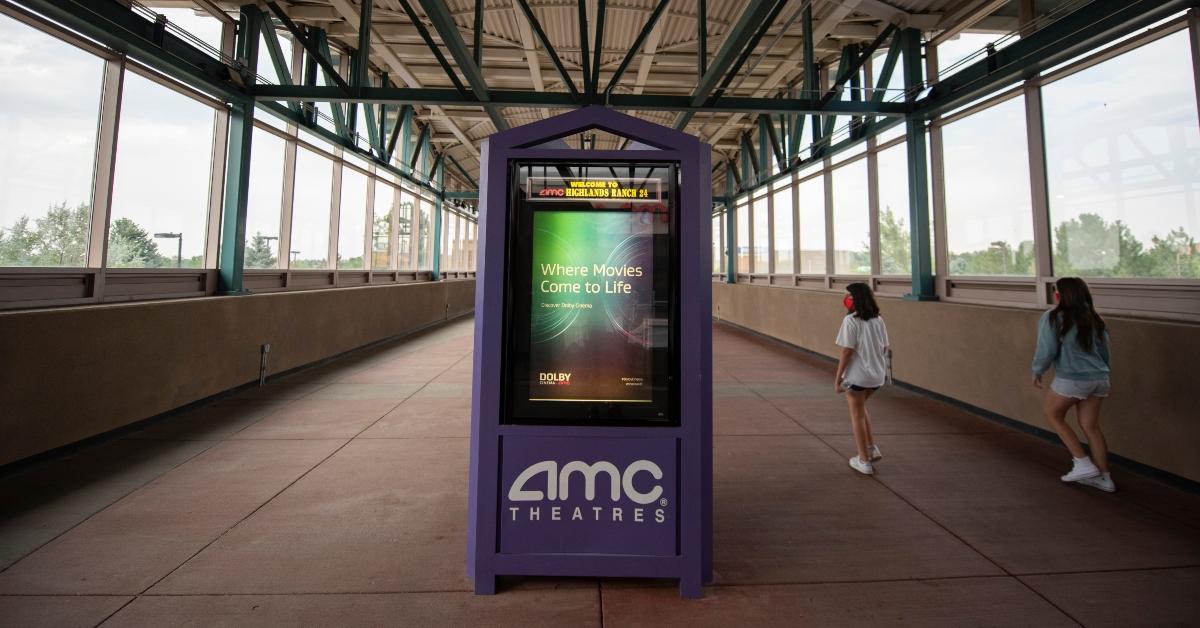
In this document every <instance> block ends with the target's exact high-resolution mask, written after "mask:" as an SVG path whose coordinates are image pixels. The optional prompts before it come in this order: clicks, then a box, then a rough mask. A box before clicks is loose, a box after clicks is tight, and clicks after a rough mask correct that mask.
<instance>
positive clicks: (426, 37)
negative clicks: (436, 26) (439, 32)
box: [399, 0, 467, 97]
mask: <svg viewBox="0 0 1200 628" xmlns="http://www.w3.org/2000/svg"><path fill="white" fill-rule="evenodd" d="M399 2H400V7H401V8H403V9H404V12H405V13H407V14H408V21H409V22H411V23H412V25H413V28H415V29H417V34H418V35H420V36H421V39H422V40H423V41H424V42H425V46H426V47H427V48H429V51H430V52H432V53H433V56H434V58H436V59H437V62H438V64H439V65H441V66H442V71H444V72H445V73H446V76H447V77H448V78H449V79H450V82H451V83H453V84H454V89H457V90H458V93H459V94H462V95H463V96H464V97H465V96H466V95H467V88H466V86H464V85H463V84H462V81H461V80H459V78H458V73H457V72H455V71H454V66H452V65H450V62H449V61H448V60H446V55H444V54H442V49H441V48H439V47H438V45H437V42H436V41H434V40H433V35H430V34H429V29H427V28H425V23H424V22H422V21H421V17H420V16H419V15H417V12H416V11H415V10H413V7H412V5H411V4H409V2H408V0H399ZM443 39H444V37H443ZM459 39H460V40H461V37H460V38H459Z"/></svg>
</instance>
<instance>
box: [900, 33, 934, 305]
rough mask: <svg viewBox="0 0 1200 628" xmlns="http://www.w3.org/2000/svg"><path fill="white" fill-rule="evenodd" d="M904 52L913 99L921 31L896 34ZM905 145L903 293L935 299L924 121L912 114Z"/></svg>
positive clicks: (919, 79)
mask: <svg viewBox="0 0 1200 628" xmlns="http://www.w3.org/2000/svg"><path fill="white" fill-rule="evenodd" d="M900 46H901V48H902V49H903V54H904V89H905V100H907V101H913V100H916V97H917V94H918V93H920V91H921V89H922V87H923V82H922V76H921V75H922V72H921V31H919V30H917V29H915V28H906V29H904V30H903V31H902V32H901V35H900ZM905 126H906V128H907V134H906V142H905V145H906V146H907V148H908V212H909V229H910V234H911V242H912V292H911V293H910V294H906V295H904V298H905V299H909V300H913V301H934V300H937V292H936V289H935V288H934V285H933V268H932V266H931V264H930V247H931V246H932V244H933V243H932V242H930V241H929V166H928V161H927V157H928V156H927V155H926V154H925V121H924V120H923V119H922V118H919V117H916V116H909V117H908V118H907V119H906V120H905Z"/></svg>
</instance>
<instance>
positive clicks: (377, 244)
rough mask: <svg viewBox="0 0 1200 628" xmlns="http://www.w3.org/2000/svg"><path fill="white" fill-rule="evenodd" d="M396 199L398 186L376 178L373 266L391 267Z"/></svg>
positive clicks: (380, 267)
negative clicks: (395, 186)
mask: <svg viewBox="0 0 1200 628" xmlns="http://www.w3.org/2000/svg"><path fill="white" fill-rule="evenodd" d="M395 200H396V188H394V187H392V186H390V185H388V184H386V183H384V182H383V181H381V180H379V179H376V180H375V212H374V218H373V219H372V221H371V268H372V269H373V270H386V269H388V268H391V266H390V264H391V261H390V258H391V255H392V205H393V204H394V203H395Z"/></svg>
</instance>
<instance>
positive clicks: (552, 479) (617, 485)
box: [508, 460, 663, 505]
mask: <svg viewBox="0 0 1200 628" xmlns="http://www.w3.org/2000/svg"><path fill="white" fill-rule="evenodd" d="M643 471H644V472H646V473H649V474H650V475H651V476H652V477H653V478H654V479H655V480H661V479H662V477H663V472H662V469H661V468H660V467H659V466H658V465H657V464H654V463H653V462H651V461H649V460H635V461H633V462H631V463H629V466H628V467H625V471H624V472H623V473H622V472H621V471H619V470H618V469H617V466H616V465H614V464H613V463H611V462H607V461H603V460H602V461H600V462H597V463H595V464H590V465H589V464H587V463H586V462H582V461H579V460H574V461H571V462H568V463H567V464H564V465H563V466H562V470H559V468H558V463H557V462H555V461H553V460H543V461H541V462H535V463H534V464H531V465H529V467H528V468H526V469H525V470H524V471H522V472H521V474H520V475H518V476H517V479H516V480H514V481H513V484H512V487H511V488H509V489H508V499H509V501H513V502H536V501H541V500H543V499H549V500H555V499H557V500H559V501H565V500H566V499H567V497H568V490H569V486H570V480H571V474H573V473H575V472H578V473H579V474H581V475H582V476H583V479H584V485H583V496H584V498H585V499H587V500H588V501H593V500H594V499H595V498H596V476H598V475H600V474H601V473H606V474H608V478H609V482H608V484H609V487H610V491H609V492H610V498H611V499H612V501H614V502H618V501H620V500H621V491H622V490H624V492H625V496H626V497H628V498H629V499H630V500H632V501H633V502H634V503H636V504H643V505H644V504H651V503H653V502H654V501H656V500H657V499H658V498H659V497H662V494H663V488H662V486H660V485H657V484H656V485H654V488H652V489H650V491H649V492H646V493H642V492H640V491H638V490H637V489H635V488H634V487H633V479H634V477H635V476H636V475H637V474H638V473H641V472H643ZM541 473H545V474H546V493H542V491H538V490H527V489H526V488H525V484H526V483H527V482H529V480H530V479H532V478H533V477H534V476H537V475H538V474H541ZM556 480H557V481H556Z"/></svg>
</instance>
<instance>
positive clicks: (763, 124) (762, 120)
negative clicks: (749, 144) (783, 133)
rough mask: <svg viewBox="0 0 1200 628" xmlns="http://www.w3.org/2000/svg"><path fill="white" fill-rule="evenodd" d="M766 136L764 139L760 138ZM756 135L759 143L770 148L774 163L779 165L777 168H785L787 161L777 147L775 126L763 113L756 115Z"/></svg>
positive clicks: (780, 147) (781, 148)
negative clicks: (773, 155)
mask: <svg viewBox="0 0 1200 628" xmlns="http://www.w3.org/2000/svg"><path fill="white" fill-rule="evenodd" d="M764 133H765V134H766V138H765V139H763V138H762V137H761V136H762V135H763V134H764ZM758 134H759V136H760V137H759V141H760V142H762V143H764V144H769V145H770V146H771V152H772V153H774V154H775V162H776V163H778V164H779V168H780V169H783V168H786V167H787V160H786V159H785V158H784V154H783V147H782V146H780V145H779V135H778V133H776V132H775V125H774V124H773V123H772V122H771V116H770V115H768V114H765V113H760V114H758Z"/></svg>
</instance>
